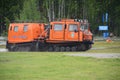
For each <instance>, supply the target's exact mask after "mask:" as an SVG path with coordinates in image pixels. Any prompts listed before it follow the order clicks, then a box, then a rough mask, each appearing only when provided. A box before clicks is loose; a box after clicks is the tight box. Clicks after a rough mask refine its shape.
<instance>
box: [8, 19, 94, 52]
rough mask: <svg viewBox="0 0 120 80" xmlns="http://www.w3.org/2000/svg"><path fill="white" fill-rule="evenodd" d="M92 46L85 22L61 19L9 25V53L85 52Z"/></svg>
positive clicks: (91, 38)
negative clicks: (46, 22)
mask: <svg viewBox="0 0 120 80" xmlns="http://www.w3.org/2000/svg"><path fill="white" fill-rule="evenodd" d="M92 44H93V34H92V33H91V31H90V27H89V23H88V21H87V20H78V19H62V20H60V21H53V22H50V23H49V24H45V23H11V24H10V26H9V30H8V40H7V45H6V48H7V49H8V50H9V51H56V52H58V51H85V50H88V49H90V48H91V45H92Z"/></svg>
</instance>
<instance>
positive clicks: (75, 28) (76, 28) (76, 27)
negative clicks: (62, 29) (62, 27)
mask: <svg viewBox="0 0 120 80" xmlns="http://www.w3.org/2000/svg"><path fill="white" fill-rule="evenodd" d="M69 31H78V25H77V24H70V25H69Z"/></svg>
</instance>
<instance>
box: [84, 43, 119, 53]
mask: <svg viewBox="0 0 120 80" xmlns="http://www.w3.org/2000/svg"><path fill="white" fill-rule="evenodd" d="M92 48H96V49H90V50H88V51H86V52H90V53H120V41H112V42H109V43H108V42H106V41H95V42H94V44H93V45H92Z"/></svg>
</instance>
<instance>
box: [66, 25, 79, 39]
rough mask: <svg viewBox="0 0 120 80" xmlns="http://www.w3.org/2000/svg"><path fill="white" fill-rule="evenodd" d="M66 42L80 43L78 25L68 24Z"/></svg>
mask: <svg viewBox="0 0 120 80" xmlns="http://www.w3.org/2000/svg"><path fill="white" fill-rule="evenodd" d="M65 40H67V41H78V40H79V28H78V24H74V23H73V24H67V29H66V31H65Z"/></svg>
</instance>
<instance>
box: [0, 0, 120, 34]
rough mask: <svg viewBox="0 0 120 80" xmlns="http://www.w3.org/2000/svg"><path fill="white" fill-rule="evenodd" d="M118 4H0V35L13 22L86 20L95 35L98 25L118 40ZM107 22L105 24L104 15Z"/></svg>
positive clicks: (27, 0)
mask: <svg viewBox="0 0 120 80" xmlns="http://www.w3.org/2000/svg"><path fill="white" fill-rule="evenodd" d="M119 3H120V1H119V0H118V1H116V0H0V33H1V34H2V33H4V32H6V31H7V29H8V25H9V23H11V22H15V21H19V22H21V21H24V22H27V21H29V22H45V23H48V22H50V21H54V20H59V19H62V18H77V19H88V20H89V22H90V26H91V30H92V32H93V33H94V34H98V26H99V25H108V26H109V32H112V33H114V34H115V35H116V36H120V5H119ZM106 13H107V14H108V21H105V18H103V17H105V14H106Z"/></svg>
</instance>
